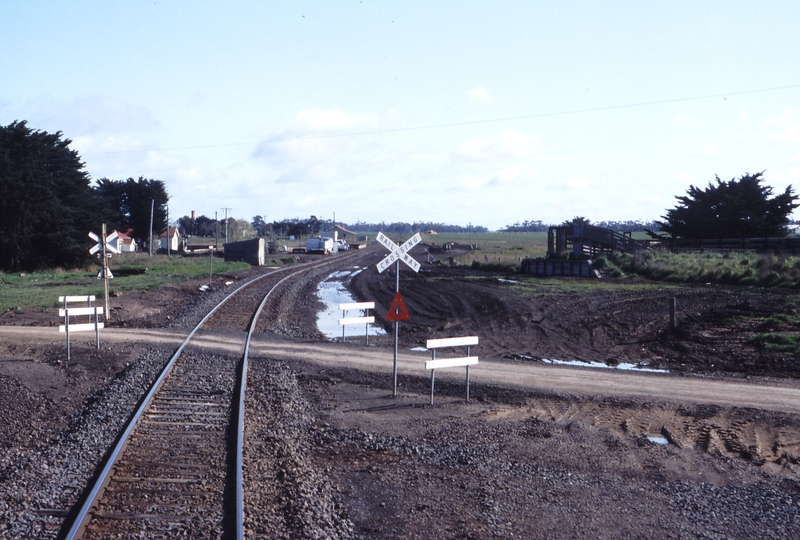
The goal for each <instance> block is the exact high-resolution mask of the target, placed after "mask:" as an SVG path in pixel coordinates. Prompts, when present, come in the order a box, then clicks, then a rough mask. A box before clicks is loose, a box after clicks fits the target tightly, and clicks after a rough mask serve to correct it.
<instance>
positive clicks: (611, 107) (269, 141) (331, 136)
mask: <svg viewBox="0 0 800 540" xmlns="http://www.w3.org/2000/svg"><path fill="white" fill-rule="evenodd" d="M793 88H800V84H793V85H790V86H776V87H773V88H759V89H756V90H742V91H739V92H725V93H722V94H707V95H703V96H693V97H683V98H673V99H663V100H658V101H643V102H639V103H628V104H625V105H607V106H604V107H591V108H587V109H572V110H567V111H557V112H549V113H537V114H527V115H520V116H508V117H504V118H489V119H486V120H470V121H466V122H451V123H447V124H430V125H425V126H412V127H405V128H388V129H378V130H373V131H354V132H349V133H329V134H322V135H304V136H302V137H301V136H300V135H297V136H295V137H288V138H280V139H266V140H263V141H250V142H238V143H220V144H206V145H198V146H176V147H172V148H157V149H150V150H113V151H109V152H85V153H84V154H82V155H86V156H92V155H107V154H134V153H141V152H166V151H171V150H200V149H205V148H225V147H232V146H250V145H257V144H277V143H283V142H292V141H312V140H317V139H334V138H340V137H360V136H363V135H380V134H384V133H402V132H407V131H422V130H426V129H444V128H451V127H462V126H475V125H480V124H492V123H497V122H511V121H517V120H530V119H535V118H548V117H552V116H566V115H570V114H584V113H593V112H601V111H613V110H617V109H631V108H634V107H650V106H653V105H664V104H667V103H681V102H685V101H699V100H703V99H714V98H721V97H728V96H741V95H745V94H757V93H762V92H776V91H779V90H790V89H793Z"/></svg>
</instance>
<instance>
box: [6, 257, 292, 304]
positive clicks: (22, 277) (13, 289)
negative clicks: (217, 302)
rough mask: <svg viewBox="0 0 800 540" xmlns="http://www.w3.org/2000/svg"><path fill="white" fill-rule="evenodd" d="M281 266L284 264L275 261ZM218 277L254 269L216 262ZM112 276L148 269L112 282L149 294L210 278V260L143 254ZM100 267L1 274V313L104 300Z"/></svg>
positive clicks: (120, 264) (116, 262) (123, 260)
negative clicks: (72, 299)
mask: <svg viewBox="0 0 800 540" xmlns="http://www.w3.org/2000/svg"><path fill="white" fill-rule="evenodd" d="M273 262H276V263H277V264H280V261H273ZM213 266H214V270H213V272H214V274H215V275H216V274H225V273H227V272H232V271H235V270H244V269H247V268H250V265H249V264H247V263H226V262H223V261H222V259H218V258H215V259H214V265H213ZM109 267H110V268H111V273H112V275H113V274H114V272H115V271H118V270H121V269H141V268H146V269H147V272H146V273H145V274H142V275H132V276H126V277H115V278H114V279H112V280H111V281H110V282H109V289H110V290H111V291H133V290H149V289H153V288H155V287H158V286H159V285H162V284H164V283H171V282H179V281H184V280H187V279H194V278H200V277H204V276H205V277H207V276H208V275H209V271H210V267H211V264H210V259H209V257H182V256H180V255H173V256H172V257H167V256H166V255H156V256H153V257H152V258H150V257H148V256H147V255H145V254H140V253H123V254H120V255H115V256H114V257H113V258H112V259H111V262H110V264H109ZM99 270H100V268H99V266H97V265H94V266H91V267H89V268H88V269H86V270H49V271H41V272H31V273H18V274H0V313H5V312H6V311H8V310H9V309H14V310H23V311H24V310H25V309H42V308H50V307H56V306H58V297H59V296H67V295H80V296H84V295H95V296H96V297H97V298H98V299H99V298H102V297H103V282H102V280H99V279H97V274H98V272H99Z"/></svg>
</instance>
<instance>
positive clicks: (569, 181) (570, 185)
mask: <svg viewBox="0 0 800 540" xmlns="http://www.w3.org/2000/svg"><path fill="white" fill-rule="evenodd" d="M590 185H591V181H590V180H589V179H588V178H586V177H584V176H569V177H567V178H561V179H559V180H557V181H556V183H555V184H554V185H553V187H554V188H555V189H560V190H583V189H587V188H588V187H589V186H590Z"/></svg>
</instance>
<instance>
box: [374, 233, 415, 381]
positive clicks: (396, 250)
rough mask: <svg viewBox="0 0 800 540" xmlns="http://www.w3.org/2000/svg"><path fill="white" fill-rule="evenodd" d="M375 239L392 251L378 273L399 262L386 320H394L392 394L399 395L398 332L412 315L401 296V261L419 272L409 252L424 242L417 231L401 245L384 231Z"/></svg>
mask: <svg viewBox="0 0 800 540" xmlns="http://www.w3.org/2000/svg"><path fill="white" fill-rule="evenodd" d="M375 240H377V241H378V242H380V243H381V244H383V247H385V248H386V249H388V250H389V251H390V253H389V254H388V255H387V256H386V257H384V258H383V260H381V262H379V263H378V273H381V272H383V271H384V270H386V269H387V268H389V267H390V266H391V265H392V264H393V263H394V264H397V270H396V271H395V279H396V283H397V286H396V288H395V295H394V300H392V305H391V306H389V313H387V314H386V320H387V321H392V322H394V361H393V362H392V381H393V382H392V395H393V396H396V395H397V342H398V334H399V332H400V326H399V324H400V321H408V320H410V319H411V315H409V313H408V308H406V304H405V302H403V297H402V296H400V261H403V262H404V263H405V264H406V265H407V266H408V267H409V268H411V269H412V270H413V271H414V272H419V263H418V262H417V261H416V260H414V258H413V257H412V256H411V255H409V254H408V252H409V251H411V248H413V247H414V246H416V245H417V244H419V243H420V242H422V236H420V234H419V233H416V234H415V235H414V236H412V237H411V238H409V239H408V240H406V241H405V242H403V243H402V244H400V245H399V246H398V245H397V244H395V243H394V242H392V241H391V240H389V238H388V237H387V236H386V235H385V234H383V233H382V232H379V233H378V236H376V237H375Z"/></svg>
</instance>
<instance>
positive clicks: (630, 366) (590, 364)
mask: <svg viewBox="0 0 800 540" xmlns="http://www.w3.org/2000/svg"><path fill="white" fill-rule="evenodd" d="M523 358H530V359H533V358H531V357H525V356H523ZM542 362H544V363H545V364H560V365H565V366H578V367H591V368H603V369H623V370H626V371H647V372H649V373H669V370H667V369H655V368H649V367H646V366H643V365H641V364H630V363H627V362H620V363H619V364H617V365H616V366H609V365H608V364H606V363H604V362H582V361H580V360H555V359H552V358H542Z"/></svg>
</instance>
